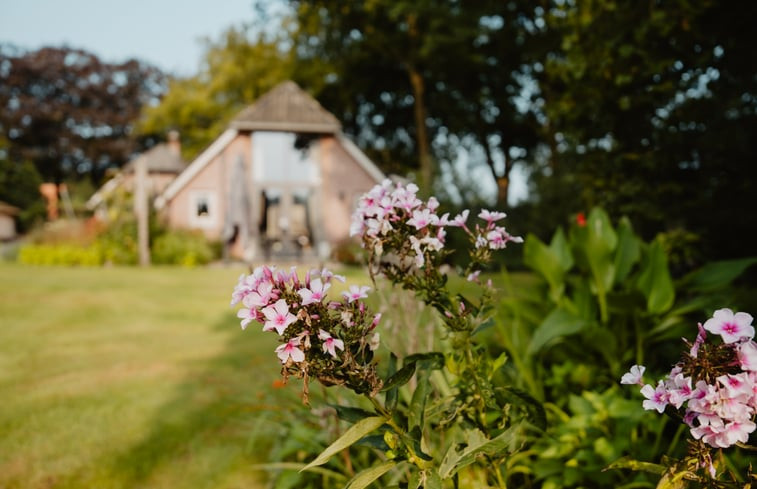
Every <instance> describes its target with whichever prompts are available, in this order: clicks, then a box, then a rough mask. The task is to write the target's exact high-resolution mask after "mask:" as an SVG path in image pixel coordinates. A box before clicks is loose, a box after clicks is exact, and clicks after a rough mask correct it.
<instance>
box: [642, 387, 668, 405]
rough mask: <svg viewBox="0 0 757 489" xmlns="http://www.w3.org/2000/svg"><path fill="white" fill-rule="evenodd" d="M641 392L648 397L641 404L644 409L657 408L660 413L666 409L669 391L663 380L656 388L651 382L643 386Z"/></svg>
mask: <svg viewBox="0 0 757 489" xmlns="http://www.w3.org/2000/svg"><path fill="white" fill-rule="evenodd" d="M641 393H642V394H643V395H644V397H646V398H647V400H646V401H644V402H643V403H642V404H641V405H642V406H643V407H644V409H647V410H650V411H651V410H653V409H656V410H657V412H658V413H662V412H663V411H665V407H666V406H667V405H668V391H667V389H665V385H664V384H663V383H662V381H660V382H659V383H658V384H657V387H656V388H655V387H652V386H651V385H649V384H647V385H645V386H644V387H642V388H641Z"/></svg>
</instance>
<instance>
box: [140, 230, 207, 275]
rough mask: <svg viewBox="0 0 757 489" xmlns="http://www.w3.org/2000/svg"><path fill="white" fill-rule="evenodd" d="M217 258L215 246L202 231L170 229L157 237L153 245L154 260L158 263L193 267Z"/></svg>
mask: <svg viewBox="0 0 757 489" xmlns="http://www.w3.org/2000/svg"><path fill="white" fill-rule="evenodd" d="M215 258H217V255H216V254H215V253H214V250H213V246H212V245H211V244H210V243H209V242H208V240H207V239H206V238H205V236H204V235H203V234H202V233H200V232H192V231H168V232H166V233H163V234H161V235H160V236H158V237H157V238H155V241H154V242H153V246H152V261H153V263H156V264H162V265H182V266H185V267H193V266H197V265H204V264H207V263H210V262H211V261H212V260H213V259H215Z"/></svg>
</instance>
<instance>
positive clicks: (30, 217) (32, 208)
mask: <svg viewBox="0 0 757 489" xmlns="http://www.w3.org/2000/svg"><path fill="white" fill-rule="evenodd" d="M5 149H6V148H5V147H4V145H3V141H2V138H1V137H0V201H2V202H6V203H8V204H10V205H12V206H15V207H18V208H19V209H20V211H19V214H18V218H17V221H18V231H20V232H24V231H28V230H29V229H31V228H32V226H33V225H34V224H35V223H38V222H41V221H42V220H43V219H44V218H45V201H44V199H43V198H42V195H41V194H40V193H39V186H40V184H41V183H42V177H41V176H40V175H39V172H37V169H36V168H35V167H34V165H33V164H32V163H31V162H29V161H25V162H23V163H14V162H12V161H11V160H9V159H7V158H5V157H3V152H4V151H5Z"/></svg>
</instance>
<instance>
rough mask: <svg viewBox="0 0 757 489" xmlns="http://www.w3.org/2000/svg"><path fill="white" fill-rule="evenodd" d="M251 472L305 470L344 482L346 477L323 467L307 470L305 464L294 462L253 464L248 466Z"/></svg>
mask: <svg viewBox="0 0 757 489" xmlns="http://www.w3.org/2000/svg"><path fill="white" fill-rule="evenodd" d="M250 468H251V469H252V470H297V471H300V472H302V471H303V470H307V471H308V472H313V473H315V474H321V475H326V476H329V477H333V478H335V479H337V480H346V479H347V477H345V476H344V474H342V473H341V472H337V471H335V470H330V469H325V468H323V467H311V468H309V469H305V464H298V463H295V462H274V463H267V464H253V465H251V466H250Z"/></svg>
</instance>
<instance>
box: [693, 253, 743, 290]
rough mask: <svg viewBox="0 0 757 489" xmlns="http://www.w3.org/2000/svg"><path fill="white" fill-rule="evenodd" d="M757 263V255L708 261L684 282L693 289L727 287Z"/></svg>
mask: <svg viewBox="0 0 757 489" xmlns="http://www.w3.org/2000/svg"><path fill="white" fill-rule="evenodd" d="M755 263H757V257H751V258H742V259H740V260H726V261H716V262H712V263H707V264H706V265H704V266H703V267H702V268H700V269H698V270H695V271H693V272H691V273H690V274H688V275H687V276H686V277H684V279H683V283H684V284H686V285H688V286H689V287H690V288H691V289H693V290H699V291H709V290H715V289H719V288H721V287H725V286H726V285H728V284H730V283H731V282H732V281H734V280H735V279H737V278H738V277H739V276H740V275H741V274H742V273H744V272H745V271H746V270H747V268H749V267H751V266H752V265H754V264H755Z"/></svg>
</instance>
